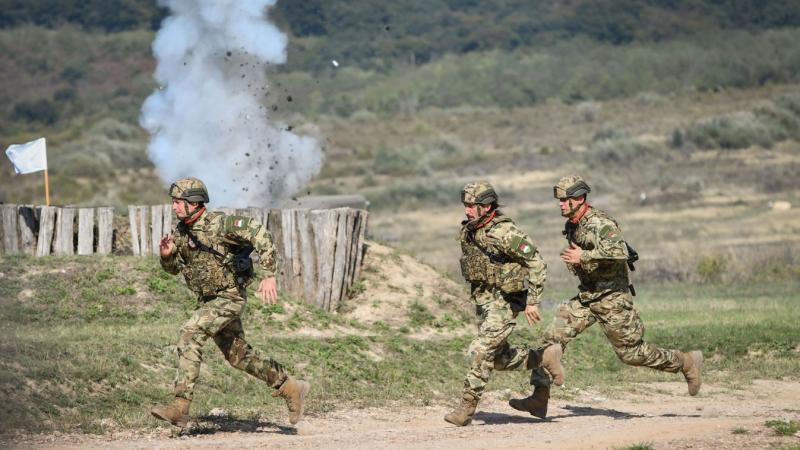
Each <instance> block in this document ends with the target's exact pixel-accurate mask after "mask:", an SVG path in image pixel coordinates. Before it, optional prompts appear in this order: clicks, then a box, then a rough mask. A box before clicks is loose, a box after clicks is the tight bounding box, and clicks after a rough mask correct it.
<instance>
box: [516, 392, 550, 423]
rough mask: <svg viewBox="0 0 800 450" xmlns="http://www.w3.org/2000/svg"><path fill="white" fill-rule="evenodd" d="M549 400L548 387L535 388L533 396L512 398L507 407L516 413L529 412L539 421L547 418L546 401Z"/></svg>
mask: <svg viewBox="0 0 800 450" xmlns="http://www.w3.org/2000/svg"><path fill="white" fill-rule="evenodd" d="M549 399H550V386H544V387H542V386H536V387H535V388H534V389H533V394H531V395H530V396H529V397H525V398H520V399H517V398H512V399H511V400H509V401H508V405H509V406H510V407H512V408H514V409H516V410H517V411H526V412H529V413H530V414H531V415H532V416H536V417H538V418H540V419H544V418H545V417H547V401H548V400H549Z"/></svg>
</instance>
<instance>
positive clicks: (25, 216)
mask: <svg viewBox="0 0 800 450" xmlns="http://www.w3.org/2000/svg"><path fill="white" fill-rule="evenodd" d="M17 211H18V216H19V217H18V220H19V237H20V249H21V250H22V252H23V253H25V254H26V255H30V256H33V255H35V254H36V234H37V233H38V232H39V221H38V220H37V219H36V209H34V207H33V206H30V205H20V207H19V209H18V210H17Z"/></svg>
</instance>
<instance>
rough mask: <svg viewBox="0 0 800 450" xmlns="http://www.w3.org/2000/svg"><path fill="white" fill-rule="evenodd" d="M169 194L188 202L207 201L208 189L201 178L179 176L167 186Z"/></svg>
mask: <svg viewBox="0 0 800 450" xmlns="http://www.w3.org/2000/svg"><path fill="white" fill-rule="evenodd" d="M168 193H169V196H170V197H172V198H180V199H184V200H186V201H190V202H197V203H208V201H209V197H208V189H207V188H206V185H205V183H203V182H202V181H201V180H199V179H197V178H194V177H189V178H181V179H180V180H177V181H176V182H174V183H172V185H171V186H170V187H169V191H168Z"/></svg>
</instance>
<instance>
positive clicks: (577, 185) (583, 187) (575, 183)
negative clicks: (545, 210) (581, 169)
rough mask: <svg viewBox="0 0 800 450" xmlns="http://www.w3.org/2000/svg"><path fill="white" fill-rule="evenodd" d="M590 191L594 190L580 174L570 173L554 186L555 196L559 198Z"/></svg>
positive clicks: (571, 196)
mask: <svg viewBox="0 0 800 450" xmlns="http://www.w3.org/2000/svg"><path fill="white" fill-rule="evenodd" d="M589 192H592V189H591V188H590V187H589V185H588V184H586V182H585V181H583V178H581V177H579V176H578V175H568V176H566V177H564V178H562V179H560V180H558V183H557V184H556V185H555V186H553V197H555V198H558V199H561V198H574V197H580V196H581V195H586V194H588V193H589Z"/></svg>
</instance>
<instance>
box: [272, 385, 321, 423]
mask: <svg viewBox="0 0 800 450" xmlns="http://www.w3.org/2000/svg"><path fill="white" fill-rule="evenodd" d="M309 389H311V385H310V384H309V383H308V382H306V381H303V380H298V379H295V378H293V377H288V378H286V381H284V382H283V384H281V387H279V388H278V390H276V391H275V392H273V393H272V396H273V397H278V396H280V397H282V398H283V399H284V400H285V401H286V406H287V407H288V408H289V423H291V424H292V425H294V424H296V423H297V422H298V421H299V420H300V416H302V415H303V407H304V406H305V400H306V394H308V391H309Z"/></svg>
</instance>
